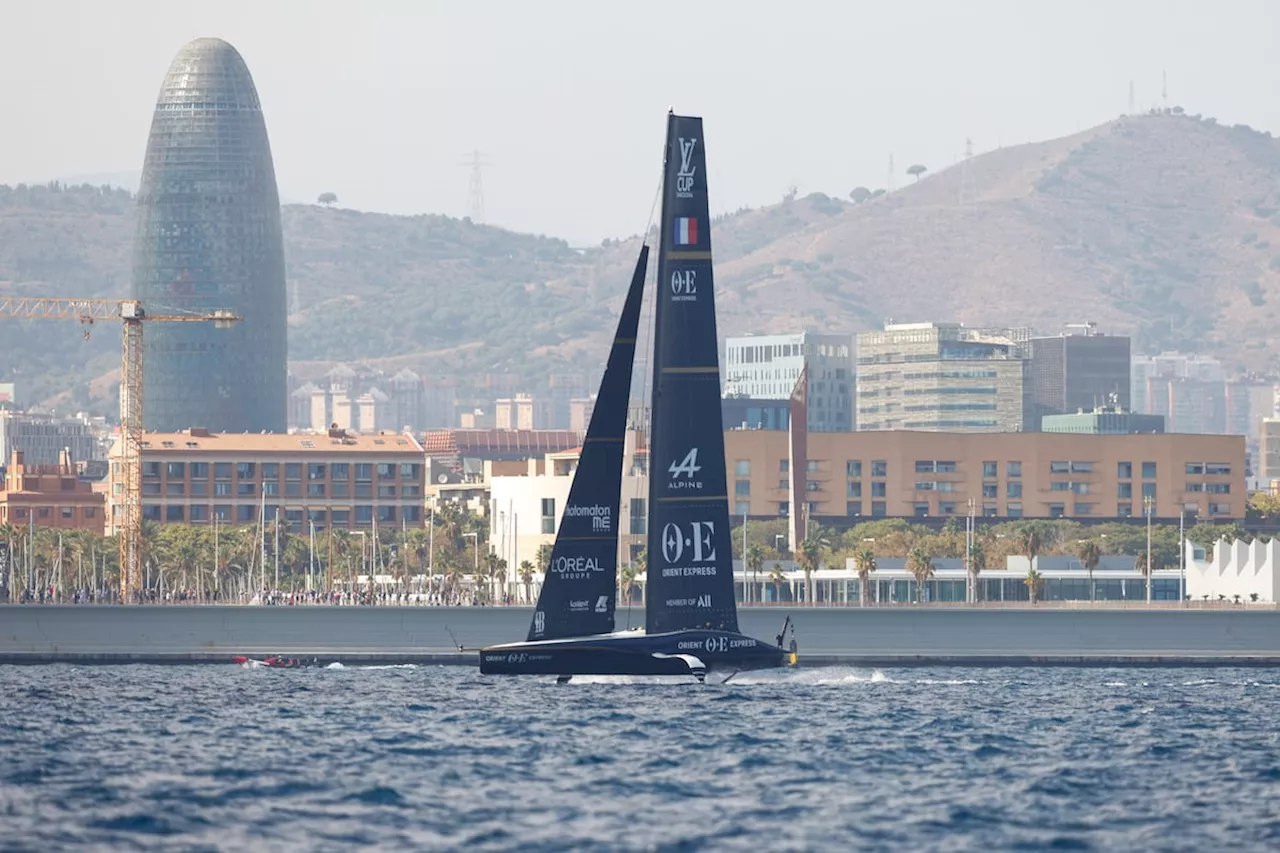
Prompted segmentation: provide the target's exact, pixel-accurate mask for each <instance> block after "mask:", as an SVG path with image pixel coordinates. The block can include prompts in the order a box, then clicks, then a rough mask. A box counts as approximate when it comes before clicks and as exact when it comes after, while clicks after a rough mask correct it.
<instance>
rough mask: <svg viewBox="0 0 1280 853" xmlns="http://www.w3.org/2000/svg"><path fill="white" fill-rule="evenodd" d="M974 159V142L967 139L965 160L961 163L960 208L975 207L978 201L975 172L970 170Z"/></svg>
mask: <svg viewBox="0 0 1280 853" xmlns="http://www.w3.org/2000/svg"><path fill="white" fill-rule="evenodd" d="M971 159H973V140H972V139H970V138H969V137H965V140H964V160H962V161H961V163H960V198H959V202H960V206H961V207H965V206H966V205H967V206H969V207H973V206H975V203H976V199H975V198H974V191H973V172H972V171H970V169H969V161H970V160H971Z"/></svg>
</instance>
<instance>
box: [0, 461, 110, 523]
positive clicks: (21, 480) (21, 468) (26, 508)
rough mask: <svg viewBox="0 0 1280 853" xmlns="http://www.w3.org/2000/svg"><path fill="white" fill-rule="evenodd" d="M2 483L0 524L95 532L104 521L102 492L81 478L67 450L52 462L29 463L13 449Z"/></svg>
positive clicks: (104, 501)
mask: <svg viewBox="0 0 1280 853" xmlns="http://www.w3.org/2000/svg"><path fill="white" fill-rule="evenodd" d="M3 485H4V488H3V489H0V524H12V525H13V526H15V527H28V526H35V527H54V528H57V529H59V530H91V531H93V532H94V533H101V532H102V530H103V527H104V526H105V525H106V512H105V511H104V510H105V505H106V500H105V496H104V495H103V494H102V493H101V492H98V491H95V490H94V488H93V485H92V484H91V483H87V482H85V481H83V480H81V479H80V477H79V475H78V474H77V472H76V466H75V463H74V462H73V461H72V456H71V453H70V452H69V451H66V450H63V451H62V453H61V454H60V456H59V459H58V462H57V464H55V465H38V464H31V463H29V462H27V461H26V458H25V455H24V454H23V452H22V451H20V450H15V451H13V453H12V454H11V455H10V456H9V465H8V467H7V468H6V469H5V477H4V483H3Z"/></svg>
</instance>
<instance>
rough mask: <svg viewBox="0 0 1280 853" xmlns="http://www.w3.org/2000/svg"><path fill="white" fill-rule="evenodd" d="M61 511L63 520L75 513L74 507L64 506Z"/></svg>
mask: <svg viewBox="0 0 1280 853" xmlns="http://www.w3.org/2000/svg"><path fill="white" fill-rule="evenodd" d="M59 509H60V510H61V512H62V517H63V518H70V517H71V516H72V515H73V514H74V513H75V508H74V507H69V506H64V507H59Z"/></svg>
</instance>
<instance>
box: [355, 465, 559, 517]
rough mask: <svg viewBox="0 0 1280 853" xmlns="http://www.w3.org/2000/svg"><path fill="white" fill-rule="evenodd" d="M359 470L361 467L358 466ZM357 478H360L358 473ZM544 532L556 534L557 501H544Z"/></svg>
mask: <svg viewBox="0 0 1280 853" xmlns="http://www.w3.org/2000/svg"><path fill="white" fill-rule="evenodd" d="M356 467H357V468H359V466H358V465H357V466H356ZM356 476H357V477H358V476H360V474H359V472H358V471H357V473H356ZM542 532H543V533H544V534H553V533H555V532H556V499H555V498H543V499H542Z"/></svg>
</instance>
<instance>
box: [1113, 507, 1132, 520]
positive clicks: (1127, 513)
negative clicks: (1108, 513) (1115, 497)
mask: <svg viewBox="0 0 1280 853" xmlns="http://www.w3.org/2000/svg"><path fill="white" fill-rule="evenodd" d="M1116 517H1117V518H1133V504H1119V505H1117V506H1116Z"/></svg>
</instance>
